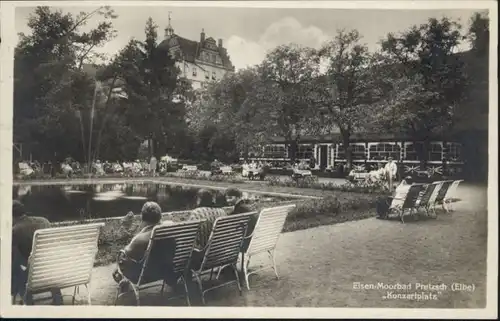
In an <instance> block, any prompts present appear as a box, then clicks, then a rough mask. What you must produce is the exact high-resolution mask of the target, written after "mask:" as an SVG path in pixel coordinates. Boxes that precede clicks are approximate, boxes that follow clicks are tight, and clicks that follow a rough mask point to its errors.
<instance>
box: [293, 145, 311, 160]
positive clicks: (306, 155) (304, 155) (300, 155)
mask: <svg viewBox="0 0 500 321" xmlns="http://www.w3.org/2000/svg"><path fill="white" fill-rule="evenodd" d="M313 155H314V148H313V146H312V145H299V146H298V148H297V155H296V156H297V157H296V158H297V159H311V158H312V157H313Z"/></svg>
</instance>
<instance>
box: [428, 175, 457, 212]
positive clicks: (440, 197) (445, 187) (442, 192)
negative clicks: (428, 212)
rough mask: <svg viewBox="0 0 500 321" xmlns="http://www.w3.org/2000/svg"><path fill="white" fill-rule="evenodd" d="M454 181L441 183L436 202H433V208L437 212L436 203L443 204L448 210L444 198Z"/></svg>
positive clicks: (444, 208)
mask: <svg viewBox="0 0 500 321" xmlns="http://www.w3.org/2000/svg"><path fill="white" fill-rule="evenodd" d="M452 183H453V181H443V182H442V184H441V188H440V189H439V191H438V192H437V195H436V199H435V200H434V203H432V204H431V206H432V209H433V211H434V213H436V205H441V206H442V207H443V210H445V211H446V212H448V209H447V208H446V205H445V202H444V198H445V196H446V194H447V193H448V189H449V188H450V186H451V184H452Z"/></svg>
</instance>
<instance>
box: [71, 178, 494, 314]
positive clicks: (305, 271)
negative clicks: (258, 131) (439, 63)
mask: <svg viewBox="0 0 500 321" xmlns="http://www.w3.org/2000/svg"><path fill="white" fill-rule="evenodd" d="M457 197H458V198H460V199H461V201H459V202H457V203H454V207H455V209H456V211H455V212H452V213H450V214H446V213H443V212H442V211H440V212H439V214H440V215H439V216H438V218H437V219H420V220H417V221H413V220H410V219H408V220H406V223H405V224H402V223H400V222H399V221H397V220H394V221H387V220H377V219H375V218H369V219H365V220H360V221H353V222H347V223H342V224H336V225H331V226H322V227H317V228H312V229H308V230H302V231H296V232H290V233H284V234H282V236H281V237H280V240H279V243H278V247H277V256H276V259H277V264H278V269H279V273H280V279H279V280H276V279H275V277H274V274H273V272H272V270H268V271H262V272H259V273H258V274H257V275H253V276H251V277H250V286H251V290H250V291H247V290H243V294H242V295H241V296H240V295H239V293H238V290H237V288H236V286H229V287H226V288H220V289H216V290H214V291H212V292H209V293H208V294H207V296H206V301H207V305H209V306H232V307H238V306H253V307H255V306H279V307H350V308H353V307H380V308H383V307H397V308H424V307H425V308H483V307H485V305H486V256H487V252H486V251H487V201H486V187H485V186H472V185H462V186H460V187H459V189H458V191H457ZM256 259H257V260H256V261H253V263H252V264H251V266H252V265H253V266H257V265H259V259H258V258H256ZM262 259H267V257H266V256H265V255H264V257H263V258H262ZM113 269H114V265H108V266H102V267H97V268H95V269H94V272H93V275H92V283H91V293H92V305H112V304H113V302H114V297H115V294H116V292H115V290H116V286H115V283H114V281H113V279H112V278H111V273H112V271H113ZM357 282H359V283H361V284H364V285H368V286H371V287H377V285H379V283H380V285H381V286H382V287H393V286H398V284H399V285H400V286H401V285H409V286H411V289H407V290H397V289H396V290H391V289H388V290H383V289H380V288H379V289H359V286H358V285H357ZM453 283H463V284H467V285H474V290H473V291H472V290H471V291H453V290H452V284H453ZM428 284H433V285H441V284H444V285H446V286H447V288H446V289H440V290H437V289H436V290H435V289H424V288H423V287H425V286H427V285H428ZM417 286H420V287H421V288H418V289H417V288H416V287H417ZM159 291H160V287H156V288H152V289H148V290H145V291H143V292H141V305H144V306H158V305H183V304H184V302H183V301H169V302H168V303H167V302H165V301H163V299H162V298H161V296H160V295H159ZM388 292H391V293H388ZM414 292H417V293H418V294H419V295H420V298H419V299H417V297H416V296H415V295H413V296H414V297H413V299H405V298H402V296H401V295H402V294H407V295H408V294H411V293H414ZM85 293H86V290H85V288H83V287H82V289H81V290H80V294H85ZM64 294H67V295H70V294H72V290H71V289H68V290H65V291H64ZM398 295H399V296H398ZM384 297H385V298H384ZM83 298H84V297H83V296H82V297H80V298H79V299H78V300H77V302H78V303H77V304H85V302H84V301H83ZM66 299H67V300H68V301H67V303H68V304H70V299H69V297H66V298H65V300H66ZM122 303H123V304H133V300H127V299H125V300H123V302H122Z"/></svg>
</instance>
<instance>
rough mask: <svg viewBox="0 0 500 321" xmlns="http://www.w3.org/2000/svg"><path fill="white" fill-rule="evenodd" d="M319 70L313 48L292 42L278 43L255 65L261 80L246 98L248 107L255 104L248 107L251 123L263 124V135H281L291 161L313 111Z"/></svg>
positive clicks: (317, 57)
mask: <svg viewBox="0 0 500 321" xmlns="http://www.w3.org/2000/svg"><path fill="white" fill-rule="evenodd" d="M319 72H320V65H319V56H318V55H317V53H316V51H315V50H314V49H311V48H304V47H300V46H298V45H295V44H291V45H282V46H279V47H277V48H275V49H274V50H272V51H271V52H269V53H268V54H267V56H266V58H265V60H264V61H263V62H262V64H261V65H260V66H259V73H260V75H261V81H260V83H259V84H258V85H257V86H256V88H255V90H254V92H253V95H252V96H251V97H249V101H248V105H249V106H254V107H257V106H259V107H258V108H252V109H251V112H250V114H249V116H250V119H252V123H253V124H258V125H260V126H262V125H263V124H265V128H263V131H262V132H261V133H262V134H263V135H265V136H268V137H270V136H272V135H281V136H284V137H285V139H286V145H287V147H288V149H289V155H290V158H291V159H292V161H295V158H296V153H297V148H298V141H299V140H300V137H301V136H302V134H303V132H304V130H305V129H306V125H307V123H308V120H309V119H310V117H313V115H314V113H315V112H316V110H315V109H314V101H313V95H312V93H313V92H314V90H315V86H314V80H315V79H316V78H317V77H318V75H319ZM263 119H265V120H266V121H264V122H263Z"/></svg>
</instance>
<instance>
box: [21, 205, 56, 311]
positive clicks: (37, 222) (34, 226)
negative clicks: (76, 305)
mask: <svg viewBox="0 0 500 321" xmlns="http://www.w3.org/2000/svg"><path fill="white" fill-rule="evenodd" d="M28 214H29V213H28V212H27V211H26V209H25V207H24V204H23V203H21V202H20V201H18V200H13V201H12V264H11V267H12V278H11V295H12V298H13V299H14V298H15V297H16V295H20V296H21V297H23V296H24V294H25V291H26V282H27V280H28V279H27V278H28V272H29V271H28V269H29V266H28V258H29V256H30V254H31V250H32V245H33V237H34V235H35V231H37V230H40V229H44V228H49V227H50V222H49V220H47V219H46V218H45V217H38V216H31V215H28ZM51 292H52V303H53V304H54V305H61V304H62V295H61V290H59V289H53V290H52V291H51ZM24 303H25V304H27V305H31V304H33V296H32V294H31V293H27V295H26V302H24Z"/></svg>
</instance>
